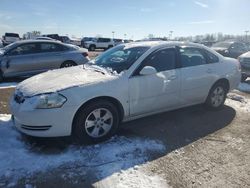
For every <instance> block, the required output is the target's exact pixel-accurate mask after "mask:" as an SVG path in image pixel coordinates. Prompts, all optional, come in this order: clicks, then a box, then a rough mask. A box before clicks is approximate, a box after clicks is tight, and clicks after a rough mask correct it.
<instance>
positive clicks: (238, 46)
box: [212, 41, 248, 58]
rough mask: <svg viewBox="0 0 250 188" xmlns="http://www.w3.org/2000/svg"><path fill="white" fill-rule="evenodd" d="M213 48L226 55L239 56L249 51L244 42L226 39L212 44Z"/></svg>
mask: <svg viewBox="0 0 250 188" xmlns="http://www.w3.org/2000/svg"><path fill="white" fill-rule="evenodd" d="M212 49H213V50H215V51H217V52H218V53H220V54H221V55H223V56H225V57H232V58H238V57H239V56H240V55H241V54H243V53H245V52H247V51H248V50H247V47H246V45H245V44H244V43H242V42H234V41H225V42H218V43H215V44H214V45H213V46H212Z"/></svg>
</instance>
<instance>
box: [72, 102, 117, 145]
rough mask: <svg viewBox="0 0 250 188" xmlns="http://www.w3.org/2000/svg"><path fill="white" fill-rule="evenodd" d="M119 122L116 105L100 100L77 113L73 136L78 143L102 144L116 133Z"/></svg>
mask: <svg viewBox="0 0 250 188" xmlns="http://www.w3.org/2000/svg"><path fill="white" fill-rule="evenodd" d="M105 119H106V120H105ZM119 122H120V120H119V113H118V110H117V108H116V107H115V105H114V104H112V103H111V102H108V101H104V100H98V101H95V102H93V103H90V104H89V105H87V106H86V107H82V108H80V110H79V111H78V112H77V114H76V116H75V119H74V122H73V131H72V136H73V139H74V140H76V141H77V142H78V143H98V142H102V141H105V140H107V139H108V138H110V137H112V136H113V135H114V134H115V133H116V131H117V129H118V126H119Z"/></svg>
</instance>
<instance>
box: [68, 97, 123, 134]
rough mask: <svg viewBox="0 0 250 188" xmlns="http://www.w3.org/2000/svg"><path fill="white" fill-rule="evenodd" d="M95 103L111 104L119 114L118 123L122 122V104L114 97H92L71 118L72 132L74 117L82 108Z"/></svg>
mask: <svg viewBox="0 0 250 188" xmlns="http://www.w3.org/2000/svg"><path fill="white" fill-rule="evenodd" d="M96 101H109V102H111V103H112V104H114V105H115V107H116V108H117V110H118V113H119V118H120V121H122V119H123V117H124V107H123V105H122V103H121V102H120V101H119V100H118V99H116V98H114V97H110V96H100V97H94V98H92V99H89V100H88V101H86V102H85V103H84V104H82V105H81V106H80V107H79V108H78V109H77V111H76V113H75V115H74V118H73V121H72V130H73V128H74V127H73V125H74V122H75V120H76V117H77V115H78V113H79V111H80V110H81V109H83V108H85V107H86V106H88V105H90V104H91V103H94V102H96Z"/></svg>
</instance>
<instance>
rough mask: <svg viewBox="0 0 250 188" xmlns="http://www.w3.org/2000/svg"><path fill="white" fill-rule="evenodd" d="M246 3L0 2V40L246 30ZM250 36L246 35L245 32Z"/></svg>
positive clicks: (249, 20) (249, 16)
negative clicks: (8, 36)
mask: <svg viewBox="0 0 250 188" xmlns="http://www.w3.org/2000/svg"><path fill="white" fill-rule="evenodd" d="M249 7H250V0H237V1H236V0H91V1H87V0H71V1H69V0H0V36H2V35H3V34H4V33H5V32H17V33H19V34H20V36H22V34H24V33H26V32H28V31H33V30H38V31H41V32H42V33H43V34H49V33H58V34H60V35H66V34H67V35H69V36H76V37H83V36H96V35H102V36H103V37H112V31H114V36H115V38H124V37H125V36H126V38H127V39H134V40H135V39H142V38H144V37H147V36H148V35H149V34H153V35H154V36H157V37H163V36H168V35H169V32H170V31H173V37H176V36H191V35H192V36H194V35H199V34H207V33H218V32H223V33H225V34H244V31H246V30H250V11H249ZM249 34H250V33H249Z"/></svg>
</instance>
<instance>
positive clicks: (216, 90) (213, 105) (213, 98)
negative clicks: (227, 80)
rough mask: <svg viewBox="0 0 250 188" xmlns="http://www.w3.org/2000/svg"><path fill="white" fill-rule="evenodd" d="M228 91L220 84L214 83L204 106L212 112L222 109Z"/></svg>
mask: <svg viewBox="0 0 250 188" xmlns="http://www.w3.org/2000/svg"><path fill="white" fill-rule="evenodd" d="M227 92H228V89H227V87H226V85H225V84H224V83H222V82H219V83H216V84H215V85H214V86H213V87H212V88H211V89H210V92H209V95H208V97H207V100H206V103H205V104H206V106H207V107H209V108H210V109H212V110H218V109H220V108H222V107H223V105H224V102H225V100H226V95H227Z"/></svg>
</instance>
